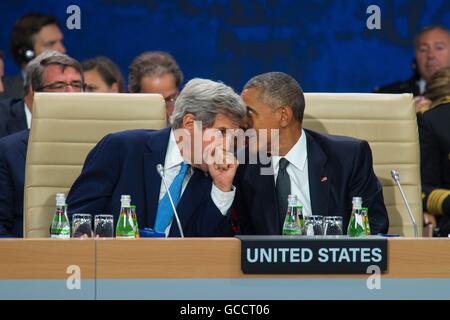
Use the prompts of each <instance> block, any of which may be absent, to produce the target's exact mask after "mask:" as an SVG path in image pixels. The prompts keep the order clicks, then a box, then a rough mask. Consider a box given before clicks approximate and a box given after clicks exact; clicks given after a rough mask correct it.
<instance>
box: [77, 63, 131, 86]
mask: <svg viewBox="0 0 450 320" xmlns="http://www.w3.org/2000/svg"><path fill="white" fill-rule="evenodd" d="M81 67H82V68H83V72H86V71H91V70H95V71H97V72H98V74H99V75H100V77H101V78H102V80H103V81H104V82H105V83H106V84H107V85H108V86H109V87H111V86H112V85H113V84H114V83H117V87H118V89H119V92H125V84H124V81H123V76H122V73H121V72H120V69H119V67H118V66H117V65H116V64H115V63H114V62H113V61H112V60H111V59H109V58H108V57H105V56H98V57H95V58H92V59H88V60H85V61H83V62H82V63H81Z"/></svg>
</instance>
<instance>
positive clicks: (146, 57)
mask: <svg viewBox="0 0 450 320" xmlns="http://www.w3.org/2000/svg"><path fill="white" fill-rule="evenodd" d="M165 74H172V75H173V76H174V78H175V85H176V86H177V87H180V86H181V84H182V83H183V72H181V69H180V66H179V65H178V63H177V62H176V61H175V58H174V57H173V56H172V55H171V54H170V53H167V52H163V51H148V52H144V53H142V54H140V55H139V56H137V57H136V58H135V59H134V60H133V62H132V63H131V65H130V66H129V68H128V84H129V86H130V91H131V92H133V93H139V92H141V80H142V78H143V77H146V76H162V75H165Z"/></svg>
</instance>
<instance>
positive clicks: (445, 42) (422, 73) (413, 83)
mask: <svg viewBox="0 0 450 320" xmlns="http://www.w3.org/2000/svg"><path fill="white" fill-rule="evenodd" d="M414 48H415V59H414V61H413V69H414V75H413V76H412V77H411V78H410V79H408V80H404V81H397V82H394V83H391V84H388V85H384V86H382V87H380V88H376V89H375V92H376V93H412V94H413V95H414V96H419V95H423V93H424V92H425V88H426V84H427V82H428V81H429V80H430V78H431V76H432V75H433V74H434V73H435V72H436V71H437V70H440V69H442V68H445V67H450V30H448V29H447V28H446V27H444V26H438V25H435V26H429V27H426V28H424V29H423V30H422V31H421V32H419V34H417V36H416V38H415V39H414Z"/></svg>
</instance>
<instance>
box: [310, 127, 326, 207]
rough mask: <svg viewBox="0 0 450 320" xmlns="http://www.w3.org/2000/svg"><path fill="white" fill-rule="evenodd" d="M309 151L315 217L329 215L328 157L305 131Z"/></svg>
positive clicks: (312, 205) (311, 194) (311, 198)
mask: <svg viewBox="0 0 450 320" xmlns="http://www.w3.org/2000/svg"><path fill="white" fill-rule="evenodd" d="M304 131H305V133H306V138H307V140H306V141H307V150H308V179H309V195H310V200H311V210H312V213H313V214H315V215H328V214H329V212H328V202H329V195H330V182H331V181H330V179H331V177H330V174H331V172H329V170H328V166H327V156H326V154H325V152H324V151H323V149H322V148H321V147H320V145H319V144H318V143H317V142H316V141H315V140H314V137H312V136H311V134H310V133H309V132H308V131H307V130H304Z"/></svg>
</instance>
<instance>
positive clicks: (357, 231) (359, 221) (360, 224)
mask: <svg viewBox="0 0 450 320" xmlns="http://www.w3.org/2000/svg"><path fill="white" fill-rule="evenodd" d="M352 203H353V209H352V215H351V217H350V222H349V223H348V228H347V235H348V236H350V237H362V236H365V235H366V231H365V226H364V219H363V214H362V198H361V197H353V200H352Z"/></svg>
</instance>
